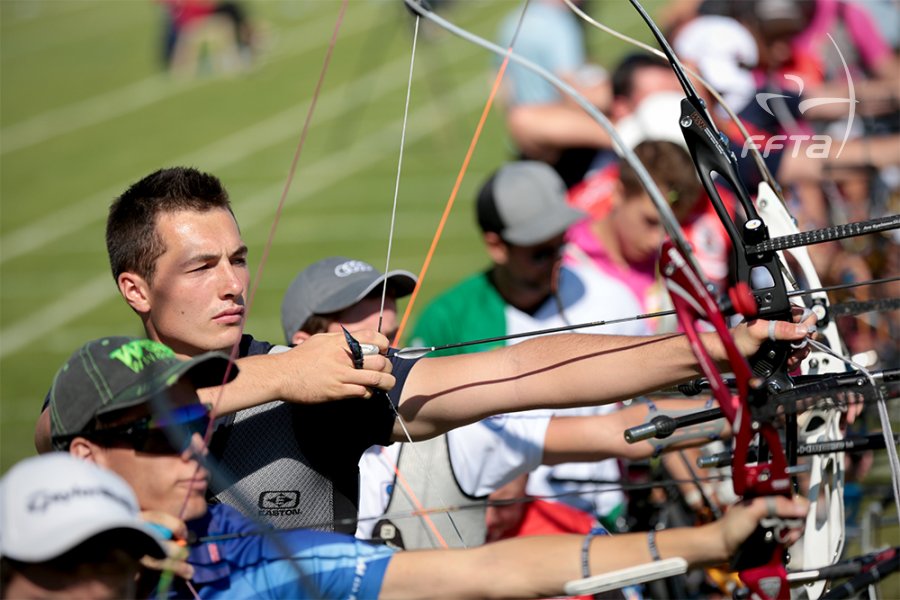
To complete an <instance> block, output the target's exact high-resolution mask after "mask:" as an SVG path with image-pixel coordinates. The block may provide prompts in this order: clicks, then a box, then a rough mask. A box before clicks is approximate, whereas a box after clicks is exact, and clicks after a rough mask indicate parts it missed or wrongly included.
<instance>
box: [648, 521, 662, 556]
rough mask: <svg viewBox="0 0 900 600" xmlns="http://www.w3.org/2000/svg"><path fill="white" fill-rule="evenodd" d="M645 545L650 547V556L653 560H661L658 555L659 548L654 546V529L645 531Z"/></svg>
mask: <svg viewBox="0 0 900 600" xmlns="http://www.w3.org/2000/svg"><path fill="white" fill-rule="evenodd" d="M647 547H648V548H649V549H650V558H652V559H653V560H655V561H656V560H662V557H660V555H659V548H657V547H656V530H655V529H651V530H650V531H648V532H647Z"/></svg>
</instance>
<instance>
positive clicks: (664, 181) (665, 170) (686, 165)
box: [619, 140, 700, 220]
mask: <svg viewBox="0 0 900 600" xmlns="http://www.w3.org/2000/svg"><path fill="white" fill-rule="evenodd" d="M634 153H635V154H636V155H637V157H638V159H640V161H641V162H642V163H643V164H644V166H645V167H646V168H647V172H649V173H650V177H651V178H652V179H653V181H654V182H656V185H658V186H659V187H660V188H662V192H663V194H667V195H668V200H669V204H670V206H671V207H672V212H674V213H675V216H676V217H678V219H679V220H681V219H684V218H685V217H686V216H687V215H688V214H690V212H691V210H692V209H693V208H694V205H695V204H696V203H697V200H698V199H699V197H700V179H699V178H698V177H697V173H696V171H695V170H694V163H693V162H692V161H691V157H690V156H689V155H688V153H687V150H685V149H684V148H682V147H681V146H679V145H678V144H675V143H674V142H666V141H662V140H647V141H644V142H641V143H640V144H638V145H637V147H636V148H635V149H634ZM619 180H620V181H621V182H622V187H623V188H624V192H625V197H626V198H628V197H631V196H635V195H637V194H639V193H641V192H643V190H644V186H643V184H642V183H641V181H640V179H638V176H637V173H635V171H634V169H632V168H631V165H629V164H628V163H626V162H623V163H622V165H621V167H620V168H619Z"/></svg>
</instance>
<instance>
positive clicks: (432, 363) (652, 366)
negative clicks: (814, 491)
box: [400, 334, 698, 438]
mask: <svg viewBox="0 0 900 600" xmlns="http://www.w3.org/2000/svg"><path fill="white" fill-rule="evenodd" d="M697 374H698V371H697V365H696V361H695V360H694V356H693V354H692V353H691V350H690V347H689V345H688V343H687V340H686V338H685V337H684V336H681V335H667V336H647V337H627V336H607V335H584V334H566V335H552V336H545V337H542V338H540V339H536V340H528V341H526V342H523V343H521V344H516V345H514V346H510V347H506V348H501V349H498V350H492V351H490V352H486V353H475V354H465V355H459V356H448V357H441V358H431V359H429V358H426V359H423V360H421V361H419V363H418V364H417V365H416V366H415V367H414V368H413V369H412V371H411V372H410V374H409V378H408V379H407V381H406V385H405V386H404V389H403V392H402V395H401V399H400V414H401V416H402V417H403V418H404V420H405V421H406V423H407V425H409V426H410V427H409V430H410V432H411V433H412V434H413V435H414V436H415V437H417V438H420V437H423V436H424V437H428V436H430V435H436V434H438V433H442V432H445V431H447V430H449V429H451V428H453V427H458V426H460V425H463V424H466V423H471V422H474V421H477V420H480V419H483V418H485V417H487V416H490V415H494V414H500V413H504V412H515V411H521V410H530V409H534V408H565V407H571V406H587V405H597V404H608V403H611V402H617V401H620V400H625V399H628V398H633V397H635V396H639V395H642V394H645V393H648V392H650V391H655V390H658V389H660V388H663V387H666V386H669V385H672V384H673V383H676V382H679V381H683V380H685V379H688V378H690V377H695V376H696V375H697Z"/></svg>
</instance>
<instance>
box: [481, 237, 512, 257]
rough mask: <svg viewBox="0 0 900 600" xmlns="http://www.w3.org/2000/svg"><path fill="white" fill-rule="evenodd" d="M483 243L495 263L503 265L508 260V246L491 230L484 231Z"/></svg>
mask: <svg viewBox="0 0 900 600" xmlns="http://www.w3.org/2000/svg"><path fill="white" fill-rule="evenodd" d="M484 245H485V247H486V248H487V253H488V256H490V257H491V262H493V263H494V264H495V265H505V264H506V263H507V262H509V246H508V245H507V244H506V242H504V241H503V239H502V238H501V237H500V236H499V235H498V234H497V233H495V232H493V231H487V232H485V233H484Z"/></svg>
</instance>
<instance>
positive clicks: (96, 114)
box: [0, 15, 372, 155]
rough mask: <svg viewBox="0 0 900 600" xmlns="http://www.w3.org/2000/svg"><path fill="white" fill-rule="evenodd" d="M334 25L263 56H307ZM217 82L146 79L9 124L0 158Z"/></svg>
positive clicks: (290, 34)
mask: <svg viewBox="0 0 900 600" xmlns="http://www.w3.org/2000/svg"><path fill="white" fill-rule="evenodd" d="M333 21H334V15H323V16H322V17H321V18H319V19H317V20H315V21H312V22H308V23H305V24H304V25H303V26H301V27H297V28H296V29H293V30H288V31H282V32H280V33H278V34H277V35H278V38H279V39H280V40H287V41H288V43H286V44H284V45H282V46H279V47H277V49H276V50H275V51H274V52H272V54H270V55H265V56H263V57H262V60H264V61H265V62H267V63H269V62H273V61H275V60H277V59H281V58H286V57H290V56H294V55H296V54H303V53H304V52H307V51H310V50H313V49H315V48H318V47H320V46H322V45H323V44H322V39H321V32H322V31H323V30H326V29H328V28H329V27H330V25H329V22H333ZM371 26H372V24H371V22H367V21H366V20H365V19H348V23H347V24H346V26H345V27H346V28H342V30H341V34H342V35H353V34H356V33H359V32H361V31H364V30H366V29H368V28H370V27H371ZM316 34H319V35H318V36H317V35H316ZM217 81H221V80H220V79H219V78H216V77H200V78H196V79H187V80H180V79H178V78H173V77H170V76H169V75H168V74H166V73H157V74H155V75H151V76H150V77H145V78H144V79H141V80H138V81H135V82H133V83H130V84H128V85H125V86H123V87H120V88H117V89H114V90H110V91H108V92H104V93H103V94H99V95H97V96H92V97H90V98H86V99H85V100H81V101H79V102H76V103H74V104H68V105H65V106H61V107H59V108H56V109H53V110H49V111H46V112H44V113H41V114H39V115H36V116H34V117H31V118H29V119H27V120H25V121H20V122H18V123H13V124H11V125H7V126H6V127H4V128H3V129H2V130H0V155H3V154H8V153H10V152H15V151H16V150H22V149H23V148H28V147H30V146H33V145H35V144H39V143H41V142H45V141H47V140H50V139H53V138H54V137H57V136H60V135H63V134H67V133H72V132H73V131H78V130H79V129H83V128H84V127H88V126H91V125H96V124H98V123H103V122H104V121H108V120H110V119H114V118H117V117H121V116H122V115H126V114H128V113H130V112H134V111H136V110H139V109H141V108H144V107H146V106H150V105H152V104H155V103H157V102H159V101H161V100H165V99H167V98H171V97H173V96H176V95H177V94H180V93H182V92H186V91H189V90H193V89H196V88H199V87H202V86H205V85H207V84H210V83H213V82H217Z"/></svg>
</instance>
